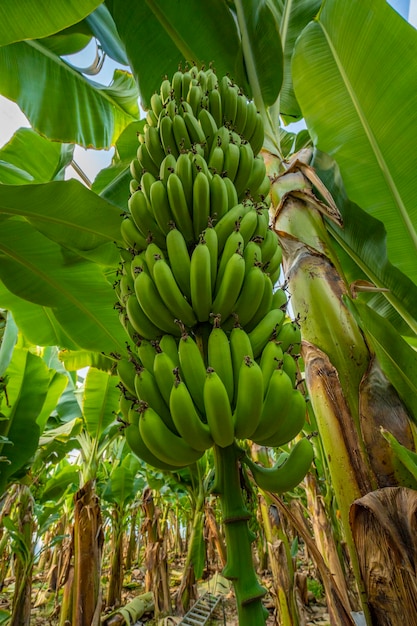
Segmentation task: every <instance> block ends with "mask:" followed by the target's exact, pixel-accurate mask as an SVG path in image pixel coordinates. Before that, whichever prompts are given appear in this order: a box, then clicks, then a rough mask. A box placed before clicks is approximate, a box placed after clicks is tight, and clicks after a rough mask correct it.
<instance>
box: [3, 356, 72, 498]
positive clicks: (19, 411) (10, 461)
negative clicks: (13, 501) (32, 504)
mask: <svg viewBox="0 0 417 626" xmlns="http://www.w3.org/2000/svg"><path fill="white" fill-rule="evenodd" d="M55 373H56V372H53V371H52V370H49V369H48V367H47V366H46V365H45V363H44V361H43V360H42V358H41V357H39V356H36V355H35V354H32V353H31V352H30V351H29V350H26V349H23V348H15V350H14V352H13V357H12V360H11V362H10V365H9V367H8V368H7V370H6V374H7V376H8V383H7V396H8V398H7V399H6V397H3V402H2V405H1V407H0V410H1V413H2V414H3V415H4V417H2V419H1V420H0V434H1V435H2V436H3V437H4V436H5V437H7V439H8V440H9V441H10V442H11V443H6V444H4V445H3V444H2V443H1V440H0V459H1V457H4V458H3V459H2V460H0V493H3V491H4V488H5V486H6V484H7V481H8V479H9V477H11V476H13V475H14V474H15V473H16V472H18V470H21V469H22V468H23V467H24V466H25V465H26V464H27V463H28V462H29V460H30V458H31V457H32V455H33V454H34V452H35V451H36V449H37V446H38V443H39V436H40V433H41V428H42V425H41V424H39V423H38V419H39V417H40V416H42V412H43V407H44V405H45V403H46V404H47V405H48V406H50V404H51V403H50V400H51V399H50V398H49V399H48V394H49V393H51V394H52V396H53V400H54V403H55V404H56V402H57V400H58V397H59V395H60V393H62V385H61V387H59V385H58V386H57V385H56V384H54V385H53V387H52V388H51V381H52V380H53V379H54V374H55ZM65 383H66V381H65ZM41 421H44V419H43V418H41Z"/></svg>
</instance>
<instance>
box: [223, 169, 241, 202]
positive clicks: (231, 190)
mask: <svg viewBox="0 0 417 626" xmlns="http://www.w3.org/2000/svg"><path fill="white" fill-rule="evenodd" d="M224 184H225V185H226V191H227V206H228V208H229V209H231V208H232V207H234V206H236V205H237V204H238V202H239V199H238V197H237V191H236V187H235V186H234V184H233V181H231V180H230V178H228V177H227V176H226V178H225V179H224Z"/></svg>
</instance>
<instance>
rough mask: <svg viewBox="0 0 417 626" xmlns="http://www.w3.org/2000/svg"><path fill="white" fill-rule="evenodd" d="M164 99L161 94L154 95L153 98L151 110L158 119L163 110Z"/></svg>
mask: <svg viewBox="0 0 417 626" xmlns="http://www.w3.org/2000/svg"><path fill="white" fill-rule="evenodd" d="M163 108H164V107H163V104H162V98H161V95H160V94H159V93H154V94H152V96H151V109H152V111H153V112H154V114H155V116H156V117H157V118H158V117H159V116H160V114H161V111H162V109H163Z"/></svg>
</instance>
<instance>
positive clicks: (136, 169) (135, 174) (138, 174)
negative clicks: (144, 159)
mask: <svg viewBox="0 0 417 626" xmlns="http://www.w3.org/2000/svg"><path fill="white" fill-rule="evenodd" d="M129 171H130V173H131V175H132V178H134V180H136V181H137V182H138V183H140V180H141V178H142V166H141V164H140V163H139V161H138V160H137V159H132V161H131V162H130V166H129Z"/></svg>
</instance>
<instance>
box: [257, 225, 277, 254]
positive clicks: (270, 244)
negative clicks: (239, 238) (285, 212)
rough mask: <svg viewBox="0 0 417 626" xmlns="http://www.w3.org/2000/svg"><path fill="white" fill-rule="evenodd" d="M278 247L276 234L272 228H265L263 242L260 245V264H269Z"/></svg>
mask: <svg viewBox="0 0 417 626" xmlns="http://www.w3.org/2000/svg"><path fill="white" fill-rule="evenodd" d="M278 247H279V243H278V237H277V234H276V233H275V231H274V230H272V228H267V230H266V233H265V235H264V238H263V241H262V243H261V250H262V262H263V263H269V261H270V260H271V259H272V257H273V256H274V254H275V252H276V250H277V248H278Z"/></svg>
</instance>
